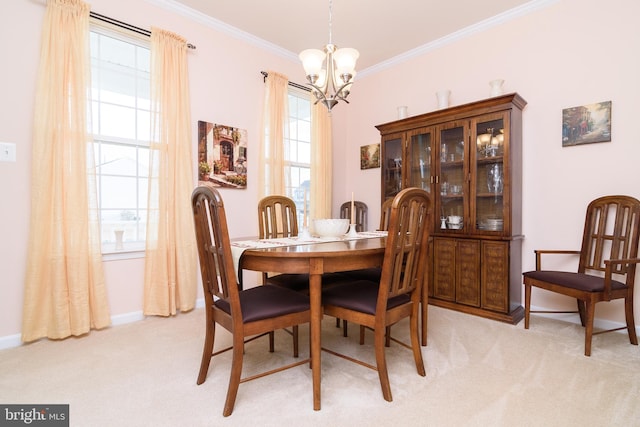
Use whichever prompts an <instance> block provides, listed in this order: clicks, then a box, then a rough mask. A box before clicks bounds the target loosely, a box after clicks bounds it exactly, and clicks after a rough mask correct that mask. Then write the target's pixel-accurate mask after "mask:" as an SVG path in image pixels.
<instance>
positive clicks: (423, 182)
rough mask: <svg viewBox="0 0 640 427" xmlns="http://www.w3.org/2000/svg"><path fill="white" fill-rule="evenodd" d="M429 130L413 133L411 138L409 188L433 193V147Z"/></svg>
mask: <svg viewBox="0 0 640 427" xmlns="http://www.w3.org/2000/svg"><path fill="white" fill-rule="evenodd" d="M432 140H433V138H432V136H431V132H430V131H429V130H419V131H417V132H413V133H412V134H411V135H410V138H409V161H410V162H411V163H410V165H411V166H410V169H409V187H418V188H422V189H423V190H425V191H426V192H427V193H431V182H432V178H431V176H432V174H431V161H432V160H431V152H432V149H431V145H432Z"/></svg>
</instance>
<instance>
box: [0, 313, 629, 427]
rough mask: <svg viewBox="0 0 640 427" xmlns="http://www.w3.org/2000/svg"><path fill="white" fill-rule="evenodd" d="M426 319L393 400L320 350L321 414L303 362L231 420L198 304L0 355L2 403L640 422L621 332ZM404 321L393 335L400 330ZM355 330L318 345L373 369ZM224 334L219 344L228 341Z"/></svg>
mask: <svg viewBox="0 0 640 427" xmlns="http://www.w3.org/2000/svg"><path fill="white" fill-rule="evenodd" d="M429 316H430V317H429V345H428V346H427V347H423V356H424V360H425V367H426V370H427V377H426V378H423V377H420V376H418V375H417V373H416V371H415V366H414V365H413V358H412V356H411V353H410V352H409V351H408V350H407V349H405V348H403V347H401V346H399V345H397V344H392V347H391V348H390V349H388V353H387V355H388V358H387V360H388V364H389V371H390V378H391V387H392V392H393V399H394V400H393V402H386V401H384V399H383V398H382V393H381V392H380V386H379V382H378V378H377V373H375V372H374V371H371V370H369V369H367V368H364V367H361V366H358V365H355V364H353V363H350V362H347V361H345V360H342V359H340V358H336V357H335V356H332V355H330V354H327V353H324V352H323V354H322V356H323V359H322V369H323V371H322V410H320V411H313V409H312V392H311V371H310V370H309V369H308V367H307V366H306V365H305V366H300V367H297V368H294V369H291V370H288V371H284V372H282V373H279V374H276V375H272V376H268V377H265V378H261V379H258V380H255V381H251V382H248V383H244V384H241V385H240V390H239V392H238V398H237V401H236V405H235V410H234V412H233V414H232V415H231V416H230V417H228V418H223V417H222V407H223V403H224V398H225V394H226V389H227V381H228V375H229V367H230V364H229V358H230V354H228V353H227V354H225V355H223V356H218V357H216V358H214V360H213V363H212V367H211V368H210V370H209V376H208V379H207V382H205V383H204V384H203V385H201V386H197V385H196V375H197V371H198V367H199V363H200V352H201V348H202V347H201V346H202V336H203V331H204V312H203V310H202V309H199V310H196V311H194V312H191V313H186V314H181V315H179V316H177V317H175V318H169V319H164V318H148V319H146V320H144V321H140V322H137V323H133V324H128V325H124V326H117V327H113V328H110V329H108V330H104V331H94V332H92V333H91V334H89V335H88V336H86V337H83V338H78V339H68V340H64V341H59V342H54V341H47V340H43V341H40V342H37V343H34V344H31V345H27V346H22V347H19V348H14V349H9V350H4V351H1V352H0V402H1V403H4V404H6V403H68V404H70V420H71V425H72V426H88V427H98V426H223V425H228V426H255V427H258V426H288V427H294V426H295V427H297V426H349V427H356V426H394V427H400V426H507V425H509V426H574V425H575V426H578V425H581V426H623V425H624V426H632V425H640V348H639V347H637V346H632V345H630V344H629V342H628V338H627V336H626V334H620V333H612V334H604V335H599V336H596V337H595V338H594V343H593V352H592V356H591V357H590V358H588V357H584V356H583V334H582V329H581V328H579V327H578V326H576V325H573V324H568V323H563V322H561V321H558V320H553V319H547V318H544V317H541V316H536V317H533V318H532V327H531V329H530V330H528V331H525V330H524V328H523V325H522V323H520V324H519V325H516V326H512V325H507V324H503V323H499V322H495V321H490V320H485V319H482V318H478V317H474V316H469V315H464V314H460V313H456V312H453V311H449V310H445V309H440V308H437V307H431V306H430V308H429ZM406 326H407V325H406V323H402V324H399V325H396V326H395V327H394V329H393V332H394V336H397V337H403V338H406V329H407V327H406ZM301 329H302V331H301V333H302V339H303V341H302V342H303V343H305V344H304V345H303V352H304V354H302V355H301V356H305V355H306V354H307V348H306V347H307V345H306V343H307V333H308V329H307V328H306V327H302V328H301ZM218 331H223V330H222V329H218ZM357 335H358V334H357V331H356V328H354V327H352V328H351V333H350V337H349V338H343V337H342V335H341V332H340V330H338V329H336V328H335V320H334V319H332V318H325V320H324V323H323V345H324V346H326V347H330V348H333V349H338V350H341V351H342V352H348V353H349V354H351V355H354V356H359V357H363V358H365V359H366V360H368V361H369V362H370V363H374V358H373V351H372V348H371V341H372V339H371V335H368V336H367V338H368V340H367V345H365V346H362V347H360V346H359V345H358V344H357ZM276 337H277V341H276V353H275V354H269V353H268V351H267V343H266V341H265V340H260V341H256V342H254V343H252V344H250V345H248V346H247V350H246V357H245V370H244V373H245V374H250V373H254V372H256V370H258V369H262V368H264V367H265V366H268V365H272V364H277V363H280V362H282V361H286V360H288V359H290V349H291V339H290V337H289V336H288V335H287V334H285V333H283V332H279V333H278V334H276ZM218 338H219V341H218V342H217V345H216V348H217V347H218V346H220V345H222V344H223V342H222V341H224V344H227V343H228V340H229V335H228V334H227V333H226V332H224V331H223V332H220V333H219V336H218Z"/></svg>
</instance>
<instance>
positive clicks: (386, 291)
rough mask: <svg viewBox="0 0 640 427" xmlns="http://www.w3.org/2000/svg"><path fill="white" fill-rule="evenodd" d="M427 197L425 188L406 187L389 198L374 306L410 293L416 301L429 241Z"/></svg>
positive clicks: (384, 305)
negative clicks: (385, 237)
mask: <svg viewBox="0 0 640 427" xmlns="http://www.w3.org/2000/svg"><path fill="white" fill-rule="evenodd" d="M430 215H431V200H430V199H429V195H428V193H427V192H426V191H424V190H421V189H418V188H406V189H404V190H402V191H401V192H400V193H398V195H397V196H396V197H395V198H394V199H393V203H392V205H391V215H390V218H389V229H388V235H387V245H386V248H385V255H384V261H383V264H382V274H381V276H380V294H379V297H378V306H379V307H378V309H380V310H383V311H384V310H385V309H386V301H387V299H390V298H393V297H395V296H399V295H403V294H411V296H412V299H415V301H414V302H415V304H416V305H418V304H419V303H420V290H421V287H422V283H423V281H424V276H425V274H424V273H425V266H426V264H427V251H428V240H429V221H430Z"/></svg>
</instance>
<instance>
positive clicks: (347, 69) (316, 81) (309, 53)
mask: <svg viewBox="0 0 640 427" xmlns="http://www.w3.org/2000/svg"><path fill="white" fill-rule="evenodd" d="M332 8H333V1H332V0H329V44H327V45H326V46H325V47H324V51H322V50H320V49H306V50H303V51H302V52H300V55H299V57H300V60H301V61H302V66H303V67H304V72H305V74H306V75H307V80H308V81H309V85H310V86H311V87H312V88H313V89H312V92H313V94H314V95H315V97H316V102H315V103H316V104H317V103H318V101H320V102H322V103H323V104H324V105H326V106H327V108H328V109H329V111H331V108H333V106H334V105H336V104H337V103H338V101H344V102H346V103H347V104H348V103H349V101H347V96H349V91H350V89H351V84H352V83H353V79H354V78H355V76H356V70H355V68H356V60H357V59H358V57H359V56H360V53H358V51H357V50H356V49H352V48H342V49H338V47H337V46H336V45H334V44H333V43H332V40H331V18H332V16H331V15H332ZM323 66H324V68H323Z"/></svg>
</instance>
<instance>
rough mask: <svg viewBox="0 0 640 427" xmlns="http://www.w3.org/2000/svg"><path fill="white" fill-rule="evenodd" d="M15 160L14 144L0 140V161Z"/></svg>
mask: <svg viewBox="0 0 640 427" xmlns="http://www.w3.org/2000/svg"><path fill="white" fill-rule="evenodd" d="M15 161H16V144H13V143H11V142H0V162H15Z"/></svg>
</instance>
